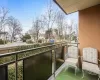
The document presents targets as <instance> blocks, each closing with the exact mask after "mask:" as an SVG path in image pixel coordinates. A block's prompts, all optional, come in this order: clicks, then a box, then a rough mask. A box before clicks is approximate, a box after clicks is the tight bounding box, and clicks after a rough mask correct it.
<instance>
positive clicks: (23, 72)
mask: <svg viewBox="0 0 100 80" xmlns="http://www.w3.org/2000/svg"><path fill="white" fill-rule="evenodd" d="M22 78H23V79H22V80H24V60H23V77H22Z"/></svg>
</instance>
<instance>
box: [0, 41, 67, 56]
mask: <svg viewBox="0 0 100 80" xmlns="http://www.w3.org/2000/svg"><path fill="white" fill-rule="evenodd" d="M65 43H66V42H65ZM58 44H64V43H56V44H51V45H47V46H42V47H37V48H31V49H25V50H20V51H15V52H9V53H4V54H0V58H1V57H5V56H10V55H16V54H19V53H23V52H27V51H31V50H36V49H41V48H45V47H51V46H55V45H58Z"/></svg>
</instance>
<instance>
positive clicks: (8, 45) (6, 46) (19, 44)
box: [0, 42, 31, 48]
mask: <svg viewBox="0 0 100 80" xmlns="http://www.w3.org/2000/svg"><path fill="white" fill-rule="evenodd" d="M21 45H31V44H27V43H23V42H14V43H8V44H5V45H0V48H8V47H14V46H21Z"/></svg>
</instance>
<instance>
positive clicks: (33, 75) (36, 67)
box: [0, 43, 67, 80]
mask: <svg viewBox="0 0 100 80" xmlns="http://www.w3.org/2000/svg"><path fill="white" fill-rule="evenodd" d="M65 46H67V43H59V44H52V45H48V46H42V47H38V48H31V49H26V50H21V51H16V52H11V53H5V54H0V80H47V79H48V78H49V77H50V76H51V75H55V71H56V70H57V69H58V68H59V67H60V66H61V65H62V63H63V62H64V59H65V58H64V56H65V51H64V50H65V48H66V47H65ZM61 60H62V61H61Z"/></svg>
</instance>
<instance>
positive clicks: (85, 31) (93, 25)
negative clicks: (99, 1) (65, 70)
mask: <svg viewBox="0 0 100 80" xmlns="http://www.w3.org/2000/svg"><path fill="white" fill-rule="evenodd" d="M79 43H80V45H79V48H80V53H81V54H82V49H83V48H84V47H94V48H97V49H98V51H99V53H100V5H97V6H93V7H90V8H87V9H84V10H81V11H79ZM99 56H100V55H99Z"/></svg>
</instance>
